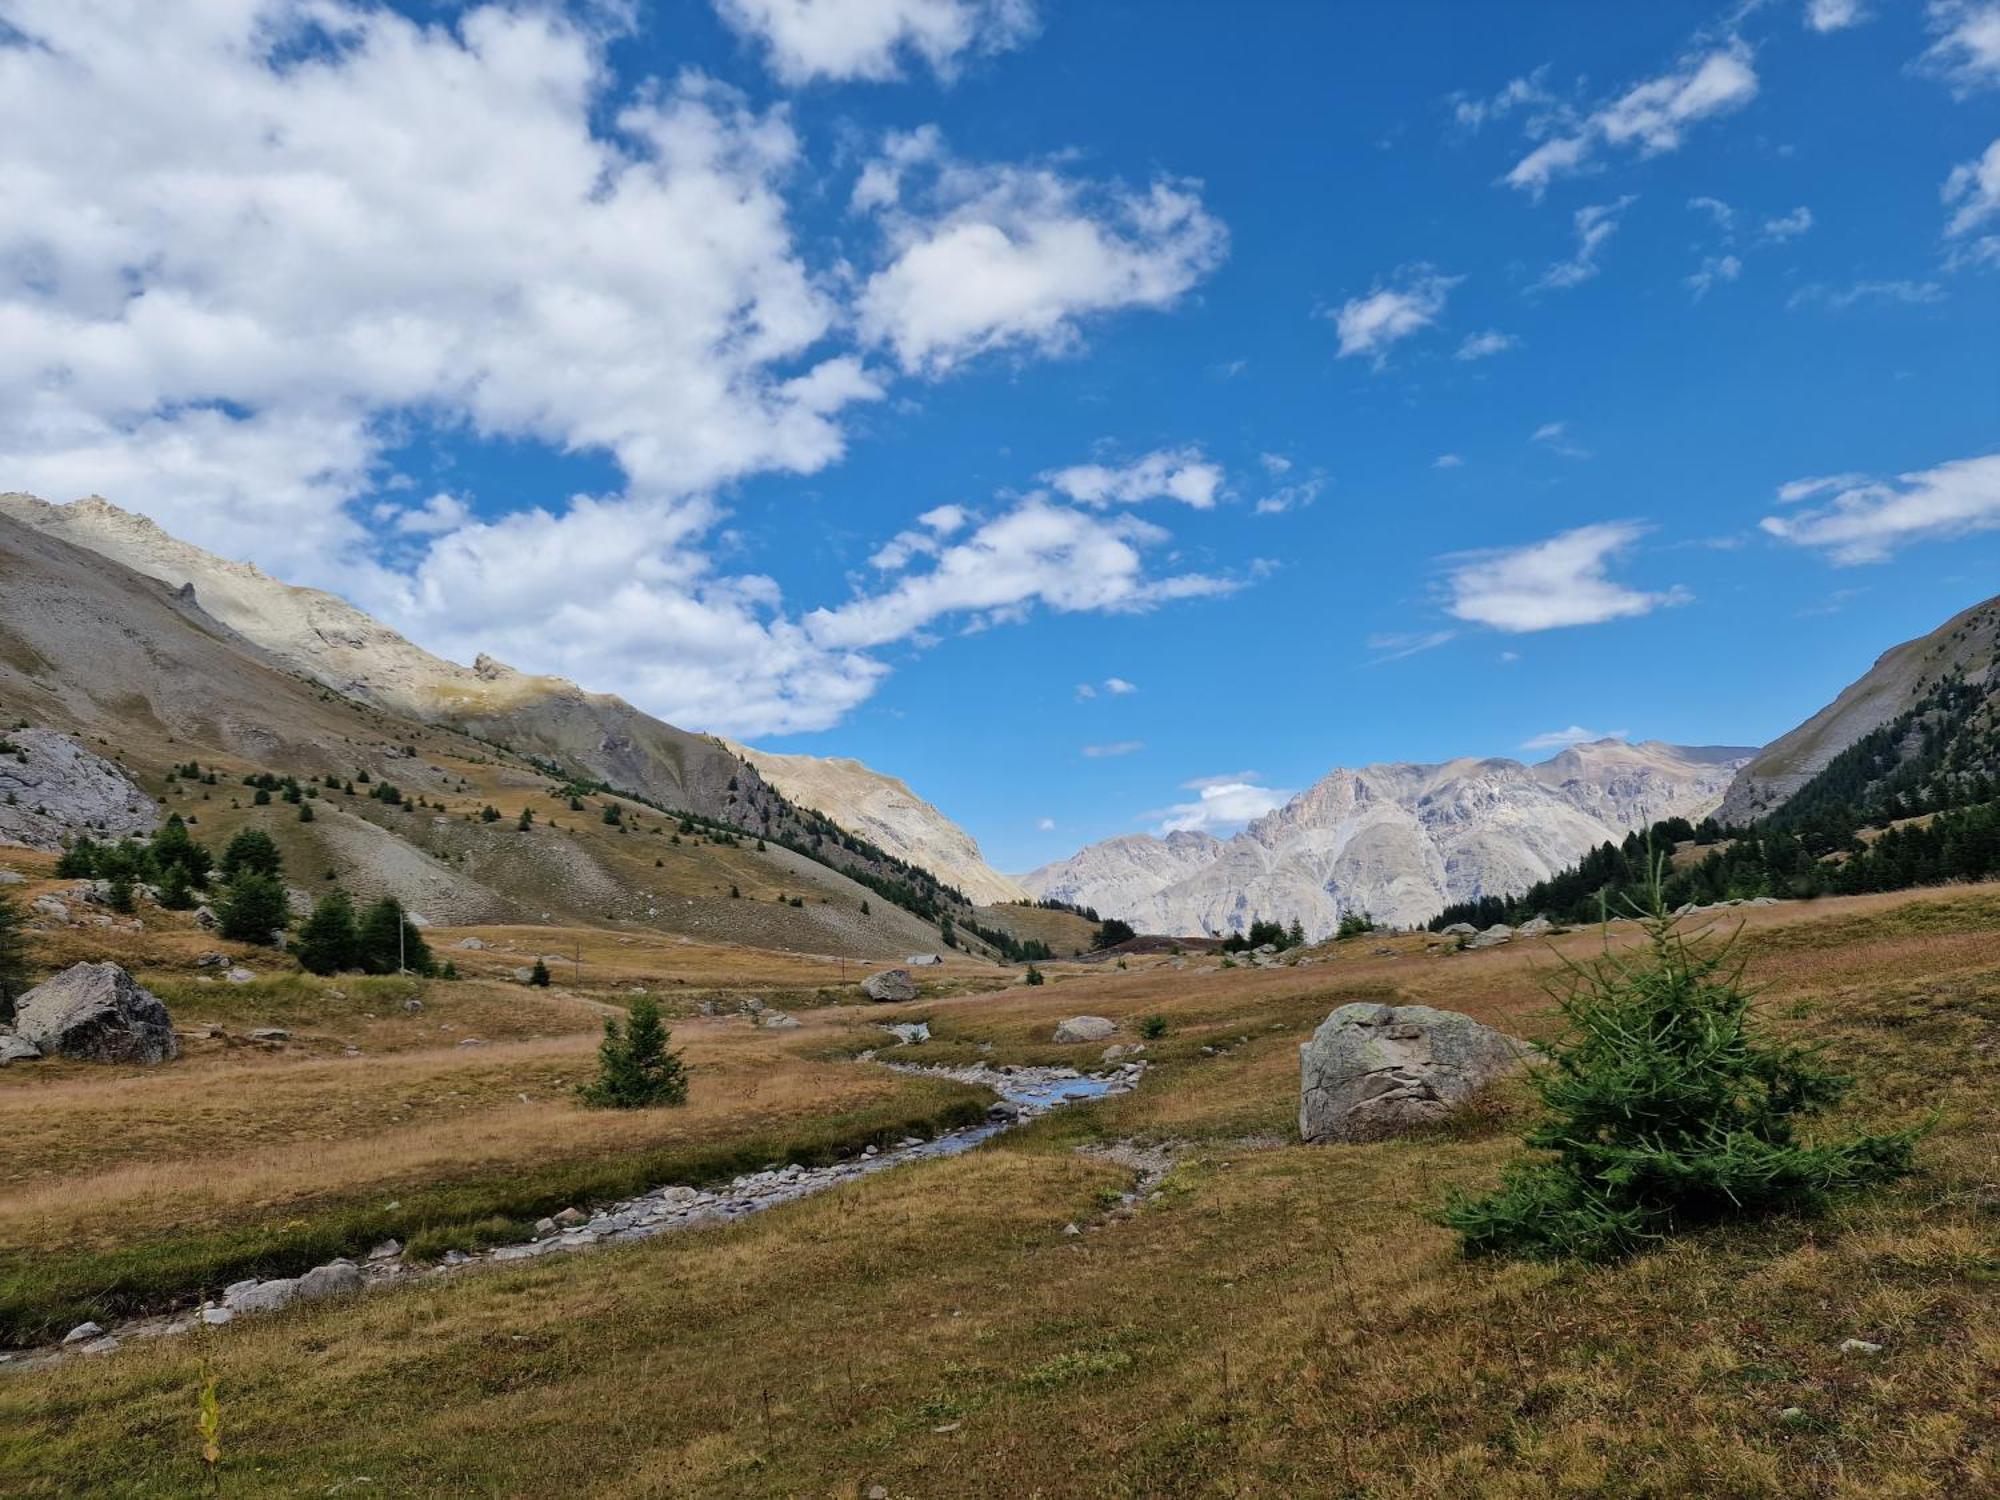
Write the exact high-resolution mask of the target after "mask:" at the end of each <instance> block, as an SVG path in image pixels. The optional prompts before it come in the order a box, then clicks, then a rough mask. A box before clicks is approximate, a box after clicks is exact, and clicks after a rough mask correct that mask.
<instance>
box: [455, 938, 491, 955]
mask: <svg viewBox="0 0 2000 1500" xmlns="http://www.w3.org/2000/svg"><path fill="white" fill-rule="evenodd" d="M458 946H459V947H460V948H462V949H463V950H464V951H465V952H467V953H478V952H480V951H481V950H483V949H484V948H485V947H486V940H485V939H484V938H476V937H467V938H460V939H459V940H458Z"/></svg>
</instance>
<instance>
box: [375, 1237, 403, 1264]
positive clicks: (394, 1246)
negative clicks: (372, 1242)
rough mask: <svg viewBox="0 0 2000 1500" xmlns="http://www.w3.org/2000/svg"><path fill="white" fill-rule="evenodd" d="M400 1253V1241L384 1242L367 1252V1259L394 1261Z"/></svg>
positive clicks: (401, 1245) (401, 1246)
mask: <svg viewBox="0 0 2000 1500" xmlns="http://www.w3.org/2000/svg"><path fill="white" fill-rule="evenodd" d="M402 1253H403V1242H402V1241H401V1240H384V1241H382V1243H381V1244H379V1245H377V1246H376V1247H375V1248H374V1249H373V1250H370V1251H369V1252H368V1258H369V1259H370V1260H394V1259H395V1258H396V1257H397V1256H399V1255H401V1254H402Z"/></svg>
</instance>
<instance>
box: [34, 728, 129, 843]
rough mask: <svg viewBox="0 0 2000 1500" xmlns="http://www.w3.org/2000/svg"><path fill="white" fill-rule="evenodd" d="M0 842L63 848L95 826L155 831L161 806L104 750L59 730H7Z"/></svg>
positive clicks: (110, 834) (115, 831)
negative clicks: (72, 836)
mask: <svg viewBox="0 0 2000 1500" xmlns="http://www.w3.org/2000/svg"><path fill="white" fill-rule="evenodd" d="M0 740H4V741H5V742H6V743H7V744H8V745H9V746H11V747H12V749H11V750H10V751H8V752H6V753H0V844H25V845H26V846H27V847H28V848H30V849H57V848H60V847H61V845H62V840H63V838H64V837H65V836H66V835H68V834H72V833H78V832H82V831H85V830H88V831H89V833H90V835H91V836H92V837H93V838H100V839H102V838H111V839H117V838H122V837H124V836H125V835H127V834H148V833H151V832H152V831H153V829H154V828H155V827H157V826H158V824H159V820H160V819H159V809H158V808H157V807H156V806H155V805H154V803H153V799H152V798H151V797H149V796H147V795H146V794H145V793H144V792H143V791H141V790H140V789H139V787H138V785H137V783H135V782H134V781H133V780H132V778H131V777H129V776H127V775H126V774H125V773H124V771H123V770H121V769H120V768H119V767H118V766H116V765H114V764H112V762H110V761H108V760H106V759H105V758H104V757H103V756H101V755H97V754H94V753H93V752H91V751H89V750H86V749H84V748H83V746H81V745H79V744H78V743H77V742H76V741H75V740H73V739H71V738H70V737H69V736H68V735H66V734H57V733H56V732H55V731H54V730H52V729H10V730H8V731H7V732H6V733H5V734H0Z"/></svg>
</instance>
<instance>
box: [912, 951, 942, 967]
mask: <svg viewBox="0 0 2000 1500" xmlns="http://www.w3.org/2000/svg"><path fill="white" fill-rule="evenodd" d="M903 962H904V963H906V964H908V965H909V966H910V967H911V968H913V969H932V968H936V967H937V966H938V965H939V964H941V963H943V962H944V956H943V955H942V954H938V953H912V954H911V955H910V956H909V957H908V958H906V959H904V960H903Z"/></svg>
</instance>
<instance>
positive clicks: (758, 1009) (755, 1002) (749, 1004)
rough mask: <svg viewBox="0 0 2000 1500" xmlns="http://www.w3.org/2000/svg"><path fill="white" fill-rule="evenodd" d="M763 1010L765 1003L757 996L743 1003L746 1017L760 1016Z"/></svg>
mask: <svg viewBox="0 0 2000 1500" xmlns="http://www.w3.org/2000/svg"><path fill="white" fill-rule="evenodd" d="M763 1009H764V1002H763V1001H762V1000H759V999H758V998H757V997H756V996H755V995H752V996H751V997H750V998H749V999H748V1000H745V1001H744V1002H743V1013H744V1014H745V1015H751V1016H754V1015H759V1014H761V1013H762V1012H763Z"/></svg>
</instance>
